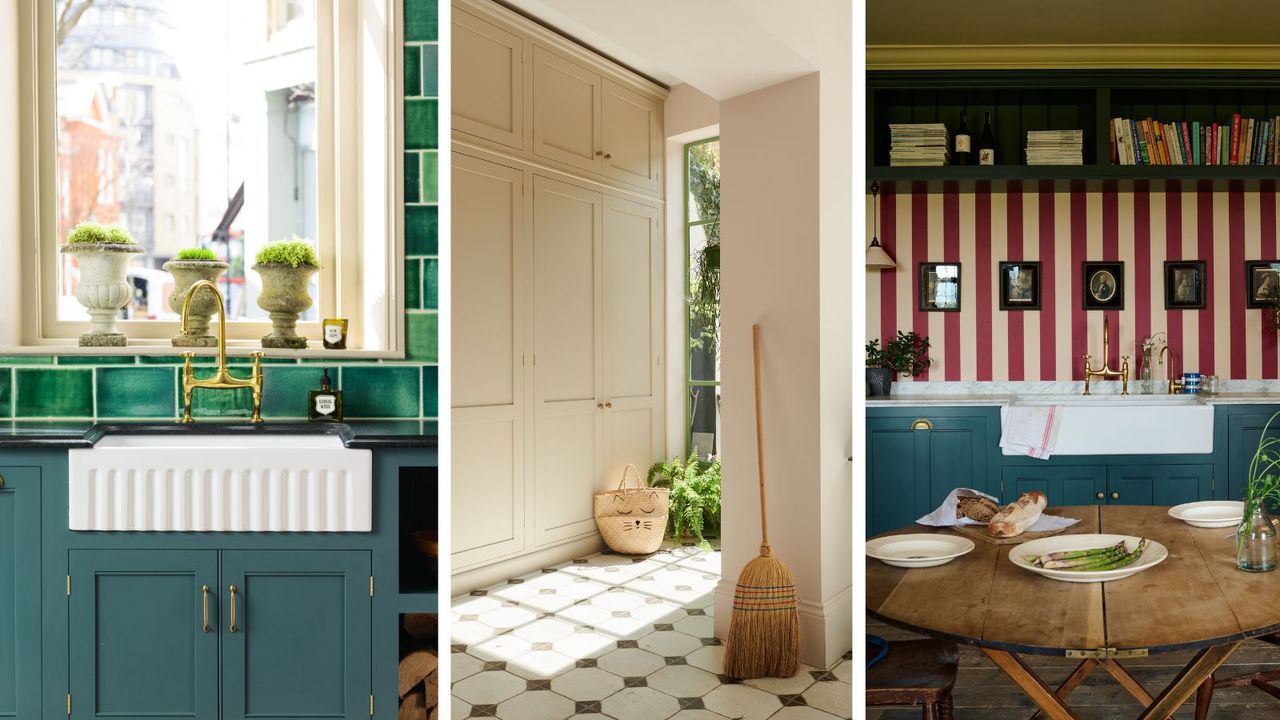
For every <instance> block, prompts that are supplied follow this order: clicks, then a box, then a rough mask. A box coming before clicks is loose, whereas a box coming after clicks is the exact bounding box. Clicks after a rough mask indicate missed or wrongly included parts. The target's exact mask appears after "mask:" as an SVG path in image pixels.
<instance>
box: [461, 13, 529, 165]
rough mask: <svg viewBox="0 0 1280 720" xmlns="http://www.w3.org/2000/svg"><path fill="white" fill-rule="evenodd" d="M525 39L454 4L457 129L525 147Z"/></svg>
mask: <svg viewBox="0 0 1280 720" xmlns="http://www.w3.org/2000/svg"><path fill="white" fill-rule="evenodd" d="M523 55H524V39H523V38H521V37H520V36H518V35H515V34H513V33H510V32H507V31H506V30H503V29H502V28H500V27H498V26H497V25H494V24H493V23H490V22H487V21H485V20H481V19H480V18H477V17H476V16H474V15H471V14H469V13H467V12H465V11H463V10H460V9H458V8H457V7H455V8H454V9H453V129H454V130H460V131H462V132H464V133H468V134H470V135H475V136H476V137H481V138H484V139H486V140H491V141H493V142H496V143H500V144H502V145H506V146H507V147H511V148H515V149H517V150H521V149H523V148H524V58H523Z"/></svg>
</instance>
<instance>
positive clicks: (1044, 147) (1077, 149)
mask: <svg viewBox="0 0 1280 720" xmlns="http://www.w3.org/2000/svg"><path fill="white" fill-rule="evenodd" d="M1083 145H1084V131H1083V130H1028V131H1027V164H1028V165H1083V164H1084V151H1083V149H1082V148H1083Z"/></svg>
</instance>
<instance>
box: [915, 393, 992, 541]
mask: <svg viewBox="0 0 1280 720" xmlns="http://www.w3.org/2000/svg"><path fill="white" fill-rule="evenodd" d="M929 421H930V422H931V423H932V424H933V429H932V430H914V431H913V432H915V433H918V436H919V437H922V438H926V439H927V440H928V446H927V447H928V450H927V468H928V475H927V477H924V478H922V477H921V476H920V475H917V476H916V482H917V483H918V485H917V490H916V500H917V505H916V517H920V516H921V515H924V514H926V513H929V512H931V511H933V510H934V509H935V508H937V507H938V506H939V505H941V504H942V501H943V500H945V499H946V498H947V495H948V494H950V493H951V491H952V490H955V489H956V488H958V487H964V488H972V489H974V490H980V491H982V492H988V490H989V485H988V474H987V456H988V452H989V449H988V443H989V442H991V440H990V438H989V437H988V434H987V433H988V427H987V419H986V418H984V417H931V418H929ZM921 480H925V482H924V483H921ZM991 494H993V495H994V494H995V493H991ZM912 519H913V520H914V518H912Z"/></svg>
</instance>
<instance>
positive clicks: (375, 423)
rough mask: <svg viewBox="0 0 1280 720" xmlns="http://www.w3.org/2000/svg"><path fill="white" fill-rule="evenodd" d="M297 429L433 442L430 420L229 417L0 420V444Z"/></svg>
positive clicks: (384, 442) (356, 444)
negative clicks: (250, 419)
mask: <svg viewBox="0 0 1280 720" xmlns="http://www.w3.org/2000/svg"><path fill="white" fill-rule="evenodd" d="M113 434H114V435H239V434H253V435H299V434H331V435H337V436H339V437H341V438H342V442H343V444H345V445H346V446H347V447H349V448H367V449H379V448H435V447H436V446H437V444H438V441H439V436H438V432H437V425H436V422H435V421H434V420H352V421H350V422H345V423H303V422H271V421H267V422H265V423H262V424H260V425H254V424H251V423H247V422H245V421H244V420H243V419H237V420H233V421H221V422H220V421H216V420H214V421H210V420H203V421H196V422H195V423H192V424H190V425H183V424H180V423H158V422H143V423H123V422H101V423H95V422H90V421H87V420H86V421H28V420H15V421H8V422H0V450H3V449H5V448H90V447H93V445H94V443H96V442H97V441H98V440H99V439H101V438H102V437H104V436H106V435H113Z"/></svg>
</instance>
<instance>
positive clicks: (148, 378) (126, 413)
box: [98, 367, 178, 418]
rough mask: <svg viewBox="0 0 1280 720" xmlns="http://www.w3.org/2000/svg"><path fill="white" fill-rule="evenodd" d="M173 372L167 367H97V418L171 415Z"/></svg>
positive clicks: (175, 389) (175, 394) (172, 406)
mask: <svg viewBox="0 0 1280 720" xmlns="http://www.w3.org/2000/svg"><path fill="white" fill-rule="evenodd" d="M176 374H177V370H176V369H175V368H169V367H131V368H100V369H99V370H98V417H100V418H140V417H163V418H172V417H174V412H175V402H176V401H175V398H176V397H177V392H178V391H177V388H176V386H175V385H174V380H173V379H174V377H175V376H176Z"/></svg>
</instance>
